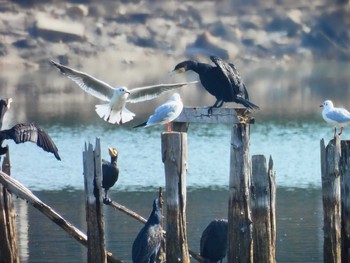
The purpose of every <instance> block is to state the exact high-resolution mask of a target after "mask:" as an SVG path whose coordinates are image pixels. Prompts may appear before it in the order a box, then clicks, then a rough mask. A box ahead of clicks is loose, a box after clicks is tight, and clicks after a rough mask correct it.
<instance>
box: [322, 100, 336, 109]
mask: <svg viewBox="0 0 350 263" xmlns="http://www.w3.org/2000/svg"><path fill="white" fill-rule="evenodd" d="M320 107H322V108H323V109H324V110H330V109H333V108H334V106H333V102H332V101H331V100H325V101H324V102H323V103H322V104H321V105H320Z"/></svg>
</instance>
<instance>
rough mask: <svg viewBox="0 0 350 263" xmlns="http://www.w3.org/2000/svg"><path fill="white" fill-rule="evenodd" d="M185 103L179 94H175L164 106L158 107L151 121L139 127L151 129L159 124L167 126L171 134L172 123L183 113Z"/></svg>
mask: <svg viewBox="0 0 350 263" xmlns="http://www.w3.org/2000/svg"><path fill="white" fill-rule="evenodd" d="M182 109H183V103H182V100H181V97H180V95H179V94H178V93H174V94H173V95H172V96H171V98H170V99H169V100H168V101H167V102H165V103H164V104H162V105H160V106H159V107H157V108H156V109H155V111H154V113H153V115H151V116H150V117H149V119H148V120H147V121H146V122H144V123H141V124H139V125H137V126H135V127H134V128H137V127H143V126H144V127H149V126H153V125H157V124H167V128H168V132H171V127H170V123H171V122H172V121H173V120H175V119H176V118H177V117H178V116H179V115H180V114H181V112H182Z"/></svg>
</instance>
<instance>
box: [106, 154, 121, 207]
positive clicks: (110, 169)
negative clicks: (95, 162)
mask: <svg viewBox="0 0 350 263" xmlns="http://www.w3.org/2000/svg"><path fill="white" fill-rule="evenodd" d="M108 153H109V156H110V157H111V161H110V162H108V161H106V160H102V187H103V189H104V190H105V196H104V198H103V202H104V203H106V204H109V203H110V202H111V199H110V198H108V195H107V192H108V190H109V188H111V187H112V186H113V185H114V184H115V183H116V182H117V180H118V177H119V168H118V151H117V149H116V148H111V147H108Z"/></svg>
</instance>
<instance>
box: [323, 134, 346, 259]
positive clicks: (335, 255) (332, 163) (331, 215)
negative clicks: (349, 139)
mask: <svg viewBox="0 0 350 263" xmlns="http://www.w3.org/2000/svg"><path fill="white" fill-rule="evenodd" d="M340 155H341V150H340V141H339V136H336V138H335V139H333V140H331V141H330V142H329V143H328V145H327V147H325V144H324V140H323V139H322V140H321V173H322V194H323V215H324V220H323V221H324V226H323V232H324V243H323V261H324V262H329V263H333V262H334V263H336V262H338V263H340V262H341V200H340V193H341V191H340V169H339V160H340Z"/></svg>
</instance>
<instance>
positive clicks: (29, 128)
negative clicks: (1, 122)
mask: <svg viewBox="0 0 350 263" xmlns="http://www.w3.org/2000/svg"><path fill="white" fill-rule="evenodd" d="M5 139H12V140H14V141H15V143H17V144H18V143H24V142H29V141H30V142H33V143H36V145H38V146H39V147H41V148H42V149H43V150H44V151H47V152H51V153H53V154H54V155H55V157H56V159H57V160H61V158H60V156H59V155H58V149H57V147H56V145H55V143H54V142H53V141H52V139H51V137H50V136H49V135H48V133H47V132H46V131H45V130H43V129H42V128H40V127H39V126H37V125H36V124H34V123H19V124H16V125H15V126H13V127H12V128H11V129H8V130H2V131H0V140H5Z"/></svg>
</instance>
